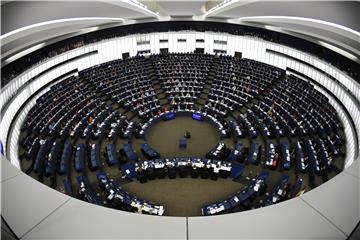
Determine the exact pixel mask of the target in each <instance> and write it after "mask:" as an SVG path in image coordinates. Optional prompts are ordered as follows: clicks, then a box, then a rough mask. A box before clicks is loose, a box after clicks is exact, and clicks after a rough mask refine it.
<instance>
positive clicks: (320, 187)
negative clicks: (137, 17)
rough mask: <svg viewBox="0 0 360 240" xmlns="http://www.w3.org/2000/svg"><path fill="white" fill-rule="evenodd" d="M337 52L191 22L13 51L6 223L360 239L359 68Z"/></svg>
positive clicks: (5, 88)
mask: <svg viewBox="0 0 360 240" xmlns="http://www.w3.org/2000/svg"><path fill="white" fill-rule="evenodd" d="M130 2H131V1H130ZM136 2H137V1H136ZM224 2H225V3H224V4H228V2H232V1H224ZM260 2H261V1H260ZM160 4H161V3H160ZM168 4H171V2H169V3H168ZM174 4H175V3H174ZM220 7H221V5H220ZM100 26H101V25H100ZM23 31H27V30H23ZM2 35H3V33H2ZM6 37H9V38H11V37H12V35H9V36H7V35H6V34H5V38H4V39H5V40H6ZM18 41H20V40H18ZM6 44H8V45H11V42H10V40H9V43H6ZM6 44H5V46H7V45H6ZM40 45H41V44H40ZM326 46H327V45H325V44H318V42H316V41H310V40H308V39H305V38H302V37H299V36H298V35H296V36H294V35H292V34H289V33H288V32H286V31H285V32H281V31H275V30H273V29H272V28H269V27H266V26H265V27H264V28H261V27H259V26H257V25H256V26H253V25H251V24H250V25H247V24H244V25H243V24H241V23H234V22H229V21H227V22H224V21H220V20H214V19H211V20H207V21H198V20H197V21H194V20H183V19H181V18H180V19H178V20H173V19H172V20H170V21H158V22H157V21H147V20H146V21H143V22H139V23H136V24H133V23H127V24H120V25H119V26H112V25H110V26H109V27H107V26H106V27H104V28H101V27H96V28H95V29H91V31H89V32H87V31H84V32H81V31H80V32H79V34H78V35H75V36H67V37H63V38H62V39H61V40H60V39H59V40H57V41H54V42H52V43H49V44H45V45H42V46H40V47H39V48H38V49H35V50H32V51H30V50H29V53H26V54H24V55H23V56H20V57H18V58H15V60H12V59H11V55H12V54H10V55H9V56H10V57H9V58H5V59H7V60H6V61H8V62H6V61H5V62H2V77H1V85H2V90H1V98H2V105H1V114H2V120H1V153H2V160H1V161H2V176H3V177H2V195H3V197H2V198H3V200H2V203H3V206H6V208H5V207H2V222H4V225H6V226H7V227H8V228H9V231H8V232H9V234H13V235H14V236H15V238H14V239H23V238H24V239H43V238H45V239H51V238H56V239H68V238H73V237H74V238H96V239H104V238H117V239H122V238H124V239H127V238H167V239H172V238H173V239H195V238H214V239H222V238H238V239H249V238H259V239H269V238H278V239H310V238H311V239H324V238H326V239H351V238H350V237H351V236H353V235H354V233H353V229H354V228H356V225H357V224H358V222H359V209H358V208H356V206H358V203H359V168H358V162H359V157H358V155H359V140H360V135H359V131H360V104H359V101H360V86H359V75H358V74H359V73H360V72H359V62H358V61H357V60H358V58H357V59H356V60H354V59H350V58H347V57H346V56H345V55H344V54H341V53H339V52H337V51H335V50H333V49H329V48H327V47H326ZM356 50H357V51H359V48H358V49H356ZM15 56H16V54H15ZM9 59H10V60H9ZM5 161H6V164H5V163H4V162H5ZM18 178H22V179H21V181H20V180H17V179H18ZM16 181H19V182H16ZM14 188H15V189H16V190H14V191H12V190H11V189H14ZM20 189H21V190H20ZM4 194H6V196H5V195H4ZM4 196H5V197H4ZM79 200H80V201H79ZM87 203H90V204H87ZM32 206H33V207H32ZM15 209H17V210H15ZM58 209H59V210H58ZM15 211H16V213H15ZM22 212H24V217H23V218H22V217H21V216H22ZM339 212H341V213H339ZM123 214H124V215H123ZM145 215H152V216H145ZM26 216H31V217H28V218H27V217H26ZM117 221H120V222H121V224H120V225H119V228H121V229H120V230H115V226H117ZM237 221H238V222H239V226H236V225H237V224H236V222H237ZM76 222H80V223H79V224H80V226H79V229H80V230H79V231H77V230H69V229H70V228H71V226H72V224H76ZM87 222H91V223H87ZM57 223H59V226H56V225H57ZM217 224H218V225H219V228H217ZM2 225H3V223H2ZM282 225H283V226H282ZM60 226H63V227H60ZM90 226H92V227H90ZM91 228H93V229H91ZM97 228H99V229H100V231H99V232H96V229H97ZM142 228H147V229H148V230H146V231H145V232H141V231H138V230H139V229H142ZM212 228H213V229H212ZM238 228H239V229H238ZM257 228H258V229H259V232H258V233H257V232H256V229H257ZM275 228H276V229H275ZM282 228H286V229H287V230H283V231H282V230H281V229H282ZM110 229H111V230H110ZM151 229H152V230H151ZM164 229H167V230H164ZM175 229H177V230H175ZM75 231H76V232H75ZM118 231H119V232H118ZM149 231H152V233H151V234H150V233H149ZM2 235H3V233H2ZM354 239H355V238H354Z"/></svg>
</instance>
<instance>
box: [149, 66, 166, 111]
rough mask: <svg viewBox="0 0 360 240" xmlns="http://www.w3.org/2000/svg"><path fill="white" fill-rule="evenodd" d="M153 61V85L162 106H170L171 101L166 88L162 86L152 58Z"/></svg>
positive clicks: (151, 69)
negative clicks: (167, 96)
mask: <svg viewBox="0 0 360 240" xmlns="http://www.w3.org/2000/svg"><path fill="white" fill-rule="evenodd" d="M149 61H150V62H151V66H152V67H151V68H150V71H151V72H153V75H152V76H151V80H152V81H151V82H152V86H153V88H154V91H155V94H156V97H157V98H158V99H159V102H160V106H161V107H163V106H168V105H169V104H170V101H169V100H168V99H167V98H166V92H165V90H164V89H163V88H162V87H161V84H160V80H159V78H158V76H157V74H156V71H155V63H154V61H153V60H152V59H150V60H149Z"/></svg>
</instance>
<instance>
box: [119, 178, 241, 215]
mask: <svg viewBox="0 0 360 240" xmlns="http://www.w3.org/2000/svg"><path fill="white" fill-rule="evenodd" d="M121 187H122V188H123V189H124V190H126V191H127V192H129V193H130V194H134V195H136V196H137V197H139V198H142V199H147V200H149V201H152V202H156V203H157V204H160V205H163V206H164V207H165V209H166V212H165V215H166V216H181V217H190V216H201V208H202V207H203V206H204V205H205V204H210V203H214V202H217V201H219V200H222V199H225V198H227V197H229V196H231V195H233V194H234V193H235V192H238V191H240V190H242V189H243V187H244V184H241V183H239V182H234V181H232V180H231V179H230V178H228V179H220V178H219V179H218V180H217V181H211V180H209V179H200V178H197V179H193V178H190V177H188V178H176V179H156V180H153V181H148V182H147V183H145V184H142V183H140V182H139V181H133V182H130V183H127V184H124V185H122V186H121Z"/></svg>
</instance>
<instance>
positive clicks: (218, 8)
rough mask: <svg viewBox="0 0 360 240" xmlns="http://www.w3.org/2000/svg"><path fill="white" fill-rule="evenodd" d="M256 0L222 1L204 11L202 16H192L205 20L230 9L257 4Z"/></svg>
mask: <svg viewBox="0 0 360 240" xmlns="http://www.w3.org/2000/svg"><path fill="white" fill-rule="evenodd" d="M257 1H258V0H224V1H222V2H220V3H218V4H217V5H215V6H213V7H211V8H210V9H208V10H206V12H205V13H204V14H202V15H197V16H194V17H196V18H206V17H211V16H215V15H216V14H219V13H221V12H224V11H227V10H229V9H232V8H236V7H240V6H243V5H246V4H249V3H254V2H257Z"/></svg>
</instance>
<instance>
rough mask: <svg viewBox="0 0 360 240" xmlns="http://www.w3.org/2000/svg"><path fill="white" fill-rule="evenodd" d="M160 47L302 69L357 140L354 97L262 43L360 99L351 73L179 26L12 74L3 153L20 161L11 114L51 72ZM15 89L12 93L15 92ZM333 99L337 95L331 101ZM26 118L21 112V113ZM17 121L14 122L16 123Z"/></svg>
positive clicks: (257, 43)
mask: <svg viewBox="0 0 360 240" xmlns="http://www.w3.org/2000/svg"><path fill="white" fill-rule="evenodd" d="M179 38H181V39H186V42H185V43H179V42H178V39H179ZM160 39H167V40H168V42H166V43H160ZM196 39H204V42H202V43H199V42H196ZM143 40H146V41H150V43H149V44H142V45H137V42H138V41H143ZM214 40H222V41H226V42H227V44H224V45H222V44H215V43H214ZM160 48H168V49H169V52H193V51H194V50H195V48H204V51H205V52H206V53H210V54H214V50H225V51H226V52H227V54H228V55H234V54H235V52H242V56H243V57H244V58H249V59H254V60H257V61H260V62H264V63H268V64H271V65H274V66H277V67H279V68H282V69H286V67H290V68H292V69H295V70H296V71H298V72H300V73H303V74H305V75H307V76H309V77H311V78H312V79H314V80H315V81H317V82H318V83H320V84H321V85H323V86H324V87H326V88H327V89H328V90H330V91H331V92H333V93H334V95H335V96H336V97H337V98H338V99H339V100H340V101H342V103H343V104H344V105H345V106H346V108H347V111H348V112H349V113H350V115H351V117H352V119H353V120H354V122H355V127H356V131H357V133H358V136H357V137H358V142H360V134H359V133H360V108H359V105H358V104H357V103H355V102H354V101H353V100H352V99H351V98H350V97H349V95H348V93H347V92H346V90H345V89H343V88H341V87H339V85H338V84H337V83H335V82H333V81H332V80H331V79H330V78H329V77H328V76H326V75H325V74H323V73H321V72H319V71H317V70H316V69H313V68H311V67H309V66H307V65H305V64H302V63H300V62H297V61H295V60H292V59H289V58H286V57H282V56H278V55H274V54H271V53H269V52H266V49H271V50H276V51H278V52H282V53H285V54H287V55H290V56H293V57H295V58H298V59H300V60H302V61H305V62H307V63H310V64H311V65H313V66H315V67H317V68H319V69H322V70H323V71H325V72H326V73H328V74H330V75H331V76H333V77H335V78H336V79H337V80H338V81H339V82H340V83H341V84H342V85H343V86H345V87H346V88H347V89H349V90H350V91H351V92H352V94H353V95H354V96H355V97H356V98H357V100H358V101H359V102H360V86H359V84H358V83H357V82H355V80H353V79H351V78H350V77H349V76H347V75H346V74H345V73H343V72H342V71H341V70H339V69H337V68H335V67H333V66H331V65H329V64H327V63H325V62H323V61H322V60H319V59H317V58H316V57H315V56H312V55H310V54H307V53H302V52H300V51H297V50H296V49H293V48H290V47H285V46H281V45H279V44H276V43H272V42H268V41H264V40H262V39H259V38H253V37H247V36H236V35H231V34H224V33H223V34H219V33H214V32H195V31H180V32H166V33H151V34H136V35H130V36H126V37H120V38H113V39H108V40H104V41H101V42H97V43H93V44H90V45H87V46H83V47H81V48H78V49H75V50H72V51H69V52H65V53H63V54H61V55H59V56H55V57H54V58H51V59H49V60H47V61H45V62H43V63H40V64H38V65H37V66H35V67H33V68H31V69H29V70H27V71H26V72H25V73H23V74H21V75H20V76H18V77H16V78H15V79H14V80H13V81H12V82H10V83H9V84H8V85H6V86H5V88H4V89H2V91H1V99H2V102H8V101H10V104H9V106H8V107H7V108H5V109H3V110H4V112H3V113H2V114H3V118H2V121H1V123H0V139H1V141H2V142H3V144H4V148H5V149H7V151H6V152H7V156H8V158H9V159H10V160H11V162H12V163H13V164H14V165H16V166H19V165H20V164H19V160H18V158H17V147H16V145H17V141H18V136H19V129H17V130H16V129H14V135H12V139H11V141H12V144H10V148H9V147H7V146H8V144H7V141H8V139H7V135H8V132H9V130H10V129H9V128H10V125H11V122H12V121H13V118H14V116H15V114H16V112H17V110H18V109H19V108H20V106H21V105H22V104H23V102H25V100H26V99H28V98H29V97H31V96H32V95H33V94H34V93H35V92H36V91H37V90H38V89H40V88H41V87H42V86H43V85H45V84H46V83H47V82H49V81H51V80H52V79H54V78H57V77H59V76H61V75H62V74H64V73H66V72H68V71H70V70H73V69H76V68H77V69H78V70H79V71H80V70H82V69H85V68H88V67H91V66H94V65H97V64H100V63H104V62H107V61H111V60H114V59H121V58H122V53H125V52H129V54H130V56H135V55H136V54H137V52H138V51H143V50H150V52H151V53H155V54H156V53H159V52H160ZM94 50H97V51H98V53H97V54H96V55H91V56H87V57H84V58H81V59H79V60H75V61H72V62H70V63H66V64H64V65H62V66H60V67H58V68H55V69H54V70H52V71H49V72H48V73H46V74H44V75H42V76H41V77H39V78H38V79H35V80H34V81H33V82H32V83H31V84H29V86H27V87H26V88H25V89H22V90H20V92H19V93H17V90H18V89H19V88H20V87H21V86H22V85H23V84H24V83H26V82H27V81H29V79H31V78H32V77H34V76H36V75H37V74H38V73H40V72H41V71H44V70H45V69H47V68H49V67H51V66H54V65H55V64H57V63H60V62H62V61H65V60H68V59H71V58H73V57H75V56H79V55H81V54H84V53H88V52H91V51H94ZM14 95H16V96H15V97H14ZM332 103H335V101H332ZM335 108H336V109H339V106H335ZM21 115H22V118H23V119H24V117H25V115H24V114H21ZM339 116H340V118H341V120H342V121H343V125H344V128H345V134H346V140H347V146H346V147H347V154H346V160H345V167H348V166H350V165H351V163H352V162H353V161H354V159H355V157H356V153H357V152H358V151H359V146H358V145H355V139H354V138H355V135H354V130H353V129H352V128H351V125H350V123H349V119H347V117H346V116H345V115H344V112H343V111H341V112H339ZM18 127H20V125H18V124H17V125H16V128H18Z"/></svg>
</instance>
